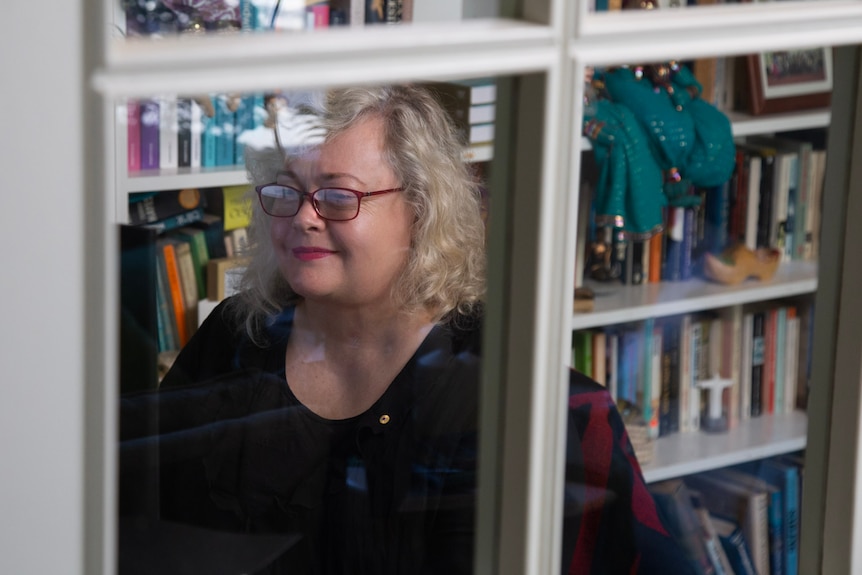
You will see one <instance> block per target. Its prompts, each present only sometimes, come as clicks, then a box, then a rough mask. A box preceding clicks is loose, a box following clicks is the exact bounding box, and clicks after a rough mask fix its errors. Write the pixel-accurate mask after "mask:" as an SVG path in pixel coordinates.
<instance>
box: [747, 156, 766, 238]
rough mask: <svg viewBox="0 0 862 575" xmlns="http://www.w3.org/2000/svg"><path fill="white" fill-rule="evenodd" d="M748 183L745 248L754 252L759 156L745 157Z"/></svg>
mask: <svg viewBox="0 0 862 575" xmlns="http://www.w3.org/2000/svg"><path fill="white" fill-rule="evenodd" d="M747 158H748V183H747V184H746V211H745V247H747V248H748V249H750V250H752V251H753V250H756V249H757V247H758V245H757V229H758V228H757V224H758V221H759V218H760V172H761V167H762V162H761V159H760V156H752V155H750V154H749V155H747Z"/></svg>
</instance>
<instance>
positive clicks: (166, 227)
mask: <svg viewBox="0 0 862 575" xmlns="http://www.w3.org/2000/svg"><path fill="white" fill-rule="evenodd" d="M203 217H204V210H203V208H194V209H193V210H189V211H187V212H182V213H180V214H176V215H174V216H169V217H167V218H164V219H162V220H159V221H157V222H152V223H149V224H142V225H144V226H146V227H148V228H151V229H154V230H156V231H157V232H158V233H164V232H168V231H171V230H176V229H179V228H181V227H183V226H187V225H189V224H193V223H195V222H199V221H201V220H202V219H203Z"/></svg>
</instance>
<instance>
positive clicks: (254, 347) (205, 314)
mask: <svg viewBox="0 0 862 575" xmlns="http://www.w3.org/2000/svg"><path fill="white" fill-rule="evenodd" d="M497 83H498V79H495V78H481V79H475V80H471V81H459V82H445V83H433V84H431V83H428V84H424V85H416V86H390V87H383V88H352V89H342V90H333V91H330V92H326V91H323V90H321V91H306V92H297V91H289V90H273V91H271V92H267V93H262V94H210V95H181V96H167V95H164V96H159V97H156V98H140V99H134V100H128V101H126V102H123V104H122V105H121V106H119V107H118V113H117V118H118V119H119V120H120V126H119V128H118V138H117V139H118V141H119V142H121V146H120V147H121V148H122V151H123V153H122V154H118V157H120V158H123V159H124V162H123V165H122V166H120V167H119V169H118V171H119V172H120V174H121V177H120V178H119V181H121V182H122V184H121V185H122V187H123V188H124V190H121V192H122V191H125V192H126V193H127V196H128V220H129V225H123V226H121V238H122V241H121V244H122V250H121V254H122V265H121V271H122V273H121V300H122V304H123V309H122V342H121V351H122V354H121V378H120V405H119V406H118V408H119V420H120V445H119V452H120V498H119V507H120V518H119V520H120V539H119V565H120V573H127V572H128V573H131V572H148V573H174V572H180V571H181V570H182V565H189V564H192V565H195V572H200V573H220V572H224V573H261V572H266V573H291V574H294V573H348V572H357V571H359V572H377V573H422V572H440V573H469V572H472V568H473V548H474V542H473V538H474V531H475V525H474V522H475V501H476V489H477V488H476V465H477V454H478V443H477V442H478V436H479V432H478V426H479V423H478V397H479V392H480V390H479V381H480V360H481V358H480V354H479V349H480V341H481V339H482V329H481V327H482V316H481V310H482V301H483V299H484V293H485V279H484V274H485V267H486V262H485V253H484V243H485V223H484V222H485V221H486V220H487V219H488V218H487V213H488V212H487V206H488V192H487V188H486V185H485V182H486V181H487V179H488V177H489V175H490V173H491V171H492V169H498V168H497V166H498V164H497V158H496V157H495V155H494V149H495V146H494V141H495V130H494V128H495V125H497V116H496V108H495V106H496V102H497ZM503 166H505V164H500V167H499V169H501V170H502V169H504V167H503ZM123 174H125V176H123ZM220 181H221V184H220ZM263 184H273V187H272V189H278V190H281V191H282V192H283V197H288V196H290V195H293V197H294V204H293V206H292V207H291V206H287V204H285V205H284V206H281V207H280V208H279V210H282V211H280V212H279V216H270V215H268V214H267V213H265V212H264V211H263V209H262V208H263V203H262V202H259V201H258V197H257V195H256V193H255V188H254V186H256V185H263ZM333 188H339V189H342V190H351V191H355V192H356V194H353V193H352V192H346V191H342V193H340V195H339V197H341V198H344V197H347V198H348V199H349V200H351V201H354V200H355V204H354V205H353V212H352V213H350V214H347V215H344V210H343V209H342V208H343V206H341V205H340V204H339V205H338V206H334V205H332V203H333V201H334V200H333V199H332V198H333V197H334V196H335V194H334V193H329V192H325V193H321V192H320V190H321V189H325V190H331V189H333ZM297 192H298V195H297ZM119 196H121V197H125V195H124V194H122V193H120V194H119ZM267 206H269V207H268V208H267V209H268V210H269V211H270V212H271V213H275V212H277V211H279V210H277V209H276V208H274V207H273V206H272V205H271V204H267ZM289 207H290V208H291V209H294V210H295V211H294V213H293V214H290V213H289V211H290V210H288V208H289ZM342 216H344V217H342Z"/></svg>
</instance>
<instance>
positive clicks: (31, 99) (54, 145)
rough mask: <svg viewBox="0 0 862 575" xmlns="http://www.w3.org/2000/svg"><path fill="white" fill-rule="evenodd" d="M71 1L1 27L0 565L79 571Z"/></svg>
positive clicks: (74, 15) (9, 9) (79, 189)
mask: <svg viewBox="0 0 862 575" xmlns="http://www.w3.org/2000/svg"><path fill="white" fill-rule="evenodd" d="M82 4H83V2H82V1H81V0H72V1H63V2H59V1H58V2H48V3H44V2H40V3H35V4H34V3H28V2H13V3H11V4H8V5H6V6H5V8H4V10H5V14H4V22H5V26H4V30H3V33H2V34H0V73H2V76H0V77H2V85H3V90H2V95H0V246H3V248H2V250H0V254H2V255H0V270H2V272H0V273H2V276H0V277H2V280H0V285H2V288H0V290H1V291H0V573H10V574H11V573H21V574H23V573H51V574H62V575H67V574H72V575H74V574H78V573H83V572H84V570H83V549H84V547H83V544H82V542H83V528H82V527H83V516H84V514H83V479H82V477H83V461H84V457H83V424H84V417H83V397H84V389H83V381H84V376H83V363H84V361H83V358H84V353H83V349H84V343H83V319H82V318H83V315H82V302H83V280H82V278H83V277H84V272H83V267H82V262H83V253H84V252H83V250H84V245H83V236H84V234H83V205H82V201H83V183H82V173H83V169H82V166H83V160H82V157H83V156H82V150H81V148H82V142H81V136H82V126H81V122H80V120H79V118H80V116H81V110H82V106H81V97H80V94H81V86H82V81H81V77H82V73H81V69H82V64H83V56H82V51H81V12H82Z"/></svg>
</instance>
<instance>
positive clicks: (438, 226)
mask: <svg viewBox="0 0 862 575" xmlns="http://www.w3.org/2000/svg"><path fill="white" fill-rule="evenodd" d="M368 117H378V118H380V119H382V120H383V125H384V155H385V158H386V161H387V162H388V163H389V166H390V167H391V169H392V170H393V171H394V173H395V175H396V177H397V179H398V181H399V182H400V184H401V187H402V188H404V197H405V198H406V200H407V202H408V203H409V205H410V206H411V207H412V209H413V214H414V224H413V230H412V234H413V237H412V242H411V250H410V255H409V257H408V261H407V264H406V266H405V270H404V273H402V274H401V275H400V276H399V278H398V280H397V281H396V283H395V284H394V285H393V286H392V298H393V301H394V302H395V303H396V304H397V305H398V306H399V307H400V308H401V309H403V310H404V311H407V312H409V311H417V310H427V311H430V312H431V313H432V314H433V315H434V316H435V317H437V318H439V319H440V320H441V321H446V320H448V319H450V318H451V317H452V316H454V315H457V314H470V313H472V312H474V311H475V308H476V307H477V306H478V305H480V304H481V301H482V299H483V298H484V294H485V250H484V244H485V229H484V223H483V220H482V213H481V206H482V199H481V188H480V183H479V182H478V181H477V179H476V178H475V177H474V176H473V175H472V172H471V171H470V169H469V167H468V166H467V164H465V162H464V161H463V158H462V154H463V150H464V142H463V139H462V137H461V135H460V134H459V132H458V131H457V130H456V128H455V127H454V126H453V124H452V121H451V119H450V118H449V116H448V114H447V113H446V111H445V110H444V109H443V108H442V107H441V106H440V104H439V103H438V101H437V100H436V99H435V97H434V96H433V95H432V94H431V93H430V92H429V91H428V90H427V89H425V88H423V87H420V86H416V85H397V86H383V87H352V88H341V89H333V90H331V91H329V92H328V93H327V95H326V98H325V104H324V106H323V111H322V113H321V124H322V126H323V127H324V130H325V134H326V135H325V138H326V139H330V138H333V137H335V136H337V135H338V134H340V133H342V132H344V131H345V130H347V129H348V128H350V127H351V126H353V125H355V124H356V123H357V122H359V121H360V120H363V119H365V118H368ZM289 161H290V154H289V153H288V159H287V162H289ZM280 167H281V166H279V167H278V168H280ZM278 168H276V169H278ZM272 174H274V171H270V173H269V174H267V175H263V174H261V173H258V174H252V178H253V179H254V180H261V181H259V182H256V183H265V181H272V179H268V180H265V181H264V178H267V177H269V176H270V175H272ZM252 205H253V206H254V208H253V216H252V225H251V226H250V228H249V237H250V242H249V248H248V252H247V254H246V255H248V257H249V263H248V266H247V268H246V272H245V274H244V276H243V278H242V281H241V291H240V293H239V294H237V296H236V297H234V298H233V301H232V306H231V308H232V310H233V312H234V313H236V314H237V316H238V319H240V320H241V321H242V323H244V325H245V329H246V331H247V333H248V334H249V336H250V337H251V338H252V340H254V341H256V342H258V343H260V344H263V342H262V341H261V338H262V333H263V332H262V328H263V326H264V324H265V322H266V320H267V318H268V317H271V316H272V315H273V314H275V313H278V312H279V311H281V310H282V309H283V308H284V307H286V306H288V305H291V304H295V303H297V302H298V301H300V300H301V297H300V296H299V295H297V294H296V293H295V292H294V291H293V290H292V289H291V287H290V285H289V284H288V283H287V281H286V280H285V279H284V277H283V276H282V275H281V273H280V272H279V268H278V265H277V262H276V256H275V250H274V248H273V246H272V243H271V241H270V238H269V226H270V218H269V216H267V215H266V214H264V213H263V210H262V209H261V208H260V205H259V203H258V202H257V201H254V202H253V203H252Z"/></svg>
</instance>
